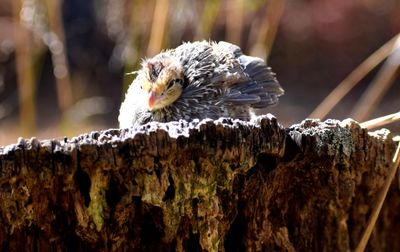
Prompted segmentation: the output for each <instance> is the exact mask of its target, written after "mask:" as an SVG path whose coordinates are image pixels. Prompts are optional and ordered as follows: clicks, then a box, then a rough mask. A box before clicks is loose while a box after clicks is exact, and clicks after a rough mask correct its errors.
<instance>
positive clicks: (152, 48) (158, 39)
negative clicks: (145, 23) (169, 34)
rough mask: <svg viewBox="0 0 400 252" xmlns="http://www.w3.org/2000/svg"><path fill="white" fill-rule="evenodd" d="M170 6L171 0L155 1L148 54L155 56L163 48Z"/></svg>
mask: <svg viewBox="0 0 400 252" xmlns="http://www.w3.org/2000/svg"><path fill="white" fill-rule="evenodd" d="M169 6H170V0H163V1H156V3H155V7H154V16H153V23H152V26H151V34H150V39H149V46H148V47H147V55H148V56H153V55H155V54H157V53H158V52H160V51H161V49H162V46H163V42H164V37H165V32H166V25H167V23H168V22H167V20H168V13H169V11H168V10H169Z"/></svg>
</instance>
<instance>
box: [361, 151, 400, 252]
mask: <svg viewBox="0 0 400 252" xmlns="http://www.w3.org/2000/svg"><path fill="white" fill-rule="evenodd" d="M392 162H393V163H392V167H391V168H390V171H389V175H388V176H387V178H386V180H385V183H384V184H383V187H382V189H381V191H380V192H379V194H378V199H377V202H376V204H375V206H374V207H373V209H372V212H371V215H370V217H369V220H368V223H367V227H366V228H365V230H364V233H363V234H362V236H361V240H360V242H359V243H358V245H357V248H356V249H355V250H354V251H355V252H362V251H364V250H365V247H366V246H367V243H368V240H369V237H370V236H371V233H372V231H373V229H374V227H375V223H376V220H377V219H378V216H379V213H380V211H381V209H382V205H383V202H384V201H385V198H386V195H387V193H388V191H389V187H390V185H391V184H392V181H393V179H394V176H395V175H396V171H397V168H398V167H399V164H400V143H399V144H398V145H397V150H396V153H395V154H394V157H393V160H392Z"/></svg>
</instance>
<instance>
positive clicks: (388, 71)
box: [352, 37, 400, 121]
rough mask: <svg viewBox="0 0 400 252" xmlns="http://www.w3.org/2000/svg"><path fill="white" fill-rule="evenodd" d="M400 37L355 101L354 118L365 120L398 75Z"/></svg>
mask: <svg viewBox="0 0 400 252" xmlns="http://www.w3.org/2000/svg"><path fill="white" fill-rule="evenodd" d="M399 48H400V37H397V39H396V42H395V44H394V45H393V49H392V53H391V55H390V56H389V57H388V59H387V60H386V62H385V64H384V65H383V66H382V68H381V69H380V70H379V73H378V74H377V76H376V77H375V79H374V80H373V81H372V83H371V84H370V85H369V87H368V89H367V90H366V91H365V93H364V94H363V96H362V97H361V99H360V100H359V101H358V102H357V104H356V106H355V108H354V110H353V112H352V117H353V118H355V119H356V120H360V121H362V120H365V118H367V117H368V116H369V114H370V113H371V111H373V109H374V107H376V105H377V104H378V103H379V101H380V100H381V99H382V97H383V95H384V94H385V93H386V91H387V90H388V89H389V87H390V86H391V85H392V83H393V81H394V79H395V77H396V76H397V75H398V69H399V66H400V49H399Z"/></svg>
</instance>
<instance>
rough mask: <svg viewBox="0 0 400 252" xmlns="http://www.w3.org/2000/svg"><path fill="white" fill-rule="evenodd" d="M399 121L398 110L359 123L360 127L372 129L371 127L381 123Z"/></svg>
mask: <svg viewBox="0 0 400 252" xmlns="http://www.w3.org/2000/svg"><path fill="white" fill-rule="evenodd" d="M398 121H400V111H399V112H397V113H394V114H390V115H386V116H382V117H379V118H375V119H372V120H369V121H366V122H363V123H360V125H361V127H363V128H367V129H373V128H378V127H381V126H383V125H386V124H389V123H394V122H398Z"/></svg>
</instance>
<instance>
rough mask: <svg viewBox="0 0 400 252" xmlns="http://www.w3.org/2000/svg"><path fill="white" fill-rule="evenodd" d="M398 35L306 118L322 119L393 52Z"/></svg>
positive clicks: (366, 61) (360, 66)
mask: <svg viewBox="0 0 400 252" xmlns="http://www.w3.org/2000/svg"><path fill="white" fill-rule="evenodd" d="M399 38H400V34H398V35H396V36H395V37H393V38H392V39H391V40H389V41H388V42H387V43H386V44H384V45H383V46H382V47H381V48H379V49H378V50H377V51H375V52H374V53H373V54H372V55H371V56H369V57H368V58H367V59H366V60H364V61H363V62H362V63H361V64H360V65H359V66H358V67H357V68H356V69H354V71H353V72H351V73H350V74H349V75H348V76H347V77H346V78H345V79H344V80H343V81H342V82H341V83H339V85H338V86H337V87H336V88H335V89H334V90H333V91H332V92H331V93H330V94H329V95H328V96H327V97H326V98H325V99H324V100H323V101H322V102H321V103H320V104H319V105H318V106H317V108H315V109H314V111H313V112H312V113H311V114H310V115H309V116H308V117H311V118H320V119H323V118H324V117H326V115H327V114H328V113H329V112H330V111H331V110H332V109H333V107H334V106H336V104H338V103H339V101H341V100H342V99H343V97H344V96H346V94H347V93H349V92H350V90H351V89H352V88H353V87H355V86H356V84H357V83H358V82H359V81H360V80H362V79H363V78H364V77H365V76H366V75H367V74H368V73H369V72H370V71H371V70H372V69H374V68H375V67H376V66H377V65H378V64H380V63H381V62H382V61H383V60H384V59H386V58H387V57H388V55H390V54H391V53H392V51H393V47H394V46H395V44H396V41H397V40H398V39H399Z"/></svg>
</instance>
